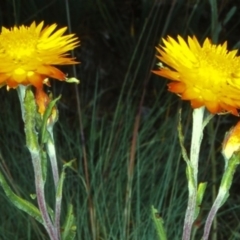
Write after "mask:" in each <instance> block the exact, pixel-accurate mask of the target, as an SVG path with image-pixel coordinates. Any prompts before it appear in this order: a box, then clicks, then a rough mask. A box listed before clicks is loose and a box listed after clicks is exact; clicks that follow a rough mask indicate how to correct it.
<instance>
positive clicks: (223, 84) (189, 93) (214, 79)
mask: <svg viewBox="0 0 240 240" xmlns="http://www.w3.org/2000/svg"><path fill="white" fill-rule="evenodd" d="M177 39H178V41H176V40H174V39H173V38H171V37H168V38H167V39H163V43H164V45H165V46H160V48H157V51H158V52H159V53H160V56H157V58H158V59H160V61H161V62H162V63H165V64H166V65H168V66H169V67H165V66H163V65H162V63H160V69H159V70H157V71H153V72H154V73H156V74H158V75H160V76H163V77H165V78H168V79H170V80H172V81H173V82H171V83H170V84H168V87H169V91H170V92H174V93H176V94H178V95H179V96H180V97H181V98H182V99H183V100H190V102H191V105H192V107H193V108H199V107H202V106H205V107H206V108H207V109H208V110H209V111H210V112H211V113H213V114H216V113H221V112H231V113H232V114H234V115H238V112H237V109H239V108H240V58H239V57H237V56H236V53H237V50H233V51H228V50H227V42H225V43H224V44H222V45H215V44H212V43H211V41H210V40H209V39H208V38H206V40H205V41H204V43H203V45H202V46H201V45H200V44H199V42H198V40H197V39H196V37H188V41H187V42H185V41H184V40H183V38H182V37H180V36H178V37H177Z"/></svg>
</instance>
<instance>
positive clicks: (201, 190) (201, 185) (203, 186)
mask: <svg viewBox="0 0 240 240" xmlns="http://www.w3.org/2000/svg"><path fill="white" fill-rule="evenodd" d="M206 187H207V182H204V183H199V185H198V191H197V204H196V209H195V218H194V219H195V220H196V219H197V217H198V215H199V212H200V206H201V204H202V200H203V196H204V193H205V190H206Z"/></svg>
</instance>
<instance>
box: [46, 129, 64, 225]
mask: <svg viewBox="0 0 240 240" xmlns="http://www.w3.org/2000/svg"><path fill="white" fill-rule="evenodd" d="M47 129H48V132H49V135H50V136H49V137H48V140H47V143H46V146H47V153H48V156H49V159H50V163H51V167H52V173H53V180H54V185H55V190H56V202H55V227H56V229H59V230H60V216H61V205H62V194H58V193H57V187H58V183H59V173H58V165H57V156H56V150H55V144H54V138H53V125H50V126H48V128H47Z"/></svg>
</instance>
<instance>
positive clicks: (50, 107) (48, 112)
mask: <svg viewBox="0 0 240 240" xmlns="http://www.w3.org/2000/svg"><path fill="white" fill-rule="evenodd" d="M60 98H61V96H59V97H57V98H55V99H54V100H52V101H51V102H50V103H49V104H48V107H47V109H46V111H45V113H44V115H43V120H42V127H41V132H40V136H41V137H40V143H41V144H43V143H46V142H47V139H48V131H47V121H48V119H49V117H50V116H51V113H52V110H53V108H54V106H55V104H56V102H57V101H58V100H59V99H60Z"/></svg>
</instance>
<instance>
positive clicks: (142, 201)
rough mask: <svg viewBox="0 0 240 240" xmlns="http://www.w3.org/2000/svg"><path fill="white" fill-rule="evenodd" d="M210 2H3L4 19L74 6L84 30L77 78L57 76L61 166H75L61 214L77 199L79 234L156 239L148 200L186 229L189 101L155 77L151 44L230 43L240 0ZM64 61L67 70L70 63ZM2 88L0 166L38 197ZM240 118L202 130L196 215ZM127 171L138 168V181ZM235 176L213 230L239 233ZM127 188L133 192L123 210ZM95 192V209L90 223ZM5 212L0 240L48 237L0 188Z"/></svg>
mask: <svg viewBox="0 0 240 240" xmlns="http://www.w3.org/2000/svg"><path fill="white" fill-rule="evenodd" d="M165 2H166V1H165ZM169 2H170V1H169ZM210 2H212V4H211V5H210V4H208V1H171V3H169V4H167V3H164V1H157V2H156V1H150V0H149V1H139V2H138V1H136V2H134V1H132V2H131V1H113V0H111V1H110V0H108V1H100V0H97V1H93V0H92V1H80V0H73V1H69V7H70V8H69V12H67V11H66V5H65V1H63V0H55V1H49V2H48V4H46V3H45V2H43V1H40V0H29V1H21V4H20V2H19V1H10V0H9V1H7V0H6V1H4V4H3V5H2V6H1V8H0V24H2V25H4V26H12V25H13V24H14V23H19V24H20V23H24V24H26V23H29V22H32V21H33V20H36V21H40V20H44V21H45V22H46V23H53V22H57V23H58V24H59V25H60V26H62V25H67V24H68V22H69V21H68V19H67V16H70V18H71V24H72V25H71V28H72V31H73V32H76V33H77V35H78V36H79V38H80V40H81V47H80V49H79V50H77V51H76V52H75V55H76V56H77V57H78V58H79V60H80V61H81V64H80V65H79V66H77V67H76V72H77V77H78V78H79V79H80V80H81V84H80V85H79V86H76V87H75V86H73V85H72V84H66V83H62V82H61V83H56V82H54V83H52V89H53V91H54V94H55V96H57V95H58V94H62V98H61V100H60V103H59V104H58V107H59V111H60V118H59V122H58V123H57V125H56V127H55V138H56V148H57V152H58V159H59V167H60V168H61V166H62V163H63V162H64V161H69V160H71V159H76V161H75V163H74V166H73V169H72V170H70V169H68V170H67V177H66V181H65V185H64V200H63V210H62V213H63V214H62V215H63V216H62V217H63V219H64V215H65V214H66V211H67V209H66V205H67V203H68V202H72V203H73V205H74V212H75V216H76V219H77V239H86V240H88V239H89V240H90V239H93V231H94V234H95V236H96V239H98V240H100V239H101V240H126V239H129V240H130V239H141V240H145V239H146V240H152V239H153V240H154V239H157V235H156V231H155V228H154V225H153V221H152V219H151V212H150V209H151V206H152V205H154V206H155V208H157V209H158V211H159V213H160V215H161V216H162V217H163V219H164V225H165V227H166V231H167V235H168V239H174V240H175V239H176V240H177V239H181V234H182V227H183V219H184V213H185V209H186V204H187V196H188V192H187V182H186V177H185V163H184V161H183V160H182V158H181V154H180V147H179V144H178V136H177V124H178V110H179V109H180V107H182V108H183V110H182V112H183V116H182V118H183V129H184V133H185V135H186V139H185V144H186V148H187V149H189V145H190V129H191V109H190V107H189V103H181V102H180V100H179V99H178V97H176V96H174V95H172V94H170V93H168V92H167V90H166V86H165V85H166V82H167V81H166V80H163V79H160V78H158V77H156V76H153V74H152V73H151V70H152V69H154V68H155V63H156V62H155V61H156V60H155V57H154V55H155V48H154V47H155V46H156V45H157V44H158V43H159V42H160V39H161V37H163V36H166V35H172V36H176V35H177V34H180V35H183V36H186V35H188V34H190V35H193V34H195V35H197V36H198V37H199V39H200V40H202V39H204V38H205V37H206V36H210V37H212V39H214V41H219V42H223V41H225V40H228V41H229V46H230V47H229V48H232V47H234V46H235V47H236V46H239V39H238V38H237V36H238V35H237V32H238V30H239V19H240V18H239V14H238V12H237V11H236V12H235V8H236V9H238V10H239V6H238V5H236V4H235V3H234V2H230V3H226V2H225V1H223V2H222V3H221V4H218V6H217V9H216V6H215V5H214V1H210ZM131 3H132V4H131ZM224 4H225V5H224ZM211 6H212V9H211ZM6 12H8V13H9V14H6ZM211 13H213V14H212V15H211ZM216 26H218V29H219V31H218V32H216ZM220 26H221V28H220ZM155 69H156V68H155ZM66 71H67V72H69V74H70V75H71V74H72V72H74V71H72V69H69V68H66ZM0 91H1V92H0V95H1V99H2V101H1V109H0V116H1V120H0V136H1V138H0V151H1V158H0V163H1V168H0V169H1V171H4V173H5V174H6V176H8V177H9V179H8V180H9V182H10V185H11V186H12V188H13V189H14V191H15V192H17V193H18V194H19V195H21V196H22V197H24V198H26V199H28V200H29V201H32V202H35V201H34V200H32V199H31V198H30V194H31V193H34V182H33V181H34V180H33V179H34V178H33V171H32V165H31V159H30V156H29V154H28V150H27V148H26V144H25V138H24V131H23V124H22V120H21V113H20V106H19V102H18V99H17V93H16V91H14V90H11V91H9V92H7V91H6V90H5V89H4V88H2V89H1V90H0ZM79 100H80V101H79ZM236 121H237V119H236V118H233V117H229V116H217V117H215V118H214V120H213V121H212V123H211V125H209V127H208V128H207V129H206V131H205V137H204V141H203V148H202V152H201V153H202V155H201V159H200V173H199V178H200V180H201V181H207V182H208V183H209V184H208V188H207V192H206V196H205V197H204V200H203V204H202V206H201V214H200V219H199V220H200V221H204V219H205V218H206V216H207V212H208V210H209V209H210V207H211V203H212V202H213V197H214V193H213V190H214V189H215V188H216V189H217V187H218V184H219V182H220V176H221V173H222V171H223V167H224V162H223V158H222V156H221V154H220V150H221V142H222V139H223V136H224V133H225V132H226V131H227V130H228V129H229V127H230V126H231V125H233V124H234V123H235V122H236ZM83 140H84V141H83ZM84 161H85V163H84ZM130 162H131V163H132V164H133V165H132V166H130V165H129V163H130ZM238 172H239V171H238ZM86 173H87V174H88V176H89V177H88V179H87V178H86ZM128 173H129V174H131V173H132V177H133V178H132V181H129V178H128ZM214 173H215V174H214ZM237 175H238V174H236V176H235V178H234V184H233V187H232V192H231V196H230V197H229V199H228V201H227V202H226V204H225V205H224V206H223V207H222V208H221V209H220V212H219V214H218V218H217V238H215V239H217V240H221V239H222V240H226V239H229V240H233V239H240V236H239V220H240V219H239V213H240V204H239V199H240V198H239V195H238V192H239V190H238V189H239V184H238V182H239V177H238V176H237ZM50 180H51V179H50ZM88 181H89V183H88ZM52 187H53V182H52V181H50V183H49V184H48V185H47V188H46V191H47V193H48V194H47V195H48V196H49V198H51V197H52V191H51V190H52ZM88 192H90V195H89V196H88V194H87V193H88ZM129 194H131V201H130V205H129V206H128V208H127V212H125V211H126V197H130V195H129ZM89 199H90V203H91V204H92V207H93V210H94V212H95V216H94V217H93V218H92V224H91V223H90V221H91V218H90V207H89V206H90V205H89ZM0 213H1V214H0V239H1V240H10V239H11V240H14V239H18V240H19V239H24V240H25V239H41V240H42V239H48V237H47V235H46V233H45V231H44V229H43V228H42V227H41V226H40V225H39V224H37V223H36V222H35V221H34V220H33V219H31V218H29V217H28V216H27V215H26V214H25V213H22V212H21V211H19V210H17V209H15V208H14V206H13V205H12V204H11V203H10V202H8V200H7V198H6V196H5V194H4V192H3V191H2V189H1V188H0ZM126 222H127V227H126ZM201 233H202V225H200V228H199V230H198V231H197V232H196V238H195V239H200V237H201ZM126 236H127V237H126ZM211 239H214V234H212V238H211Z"/></svg>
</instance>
